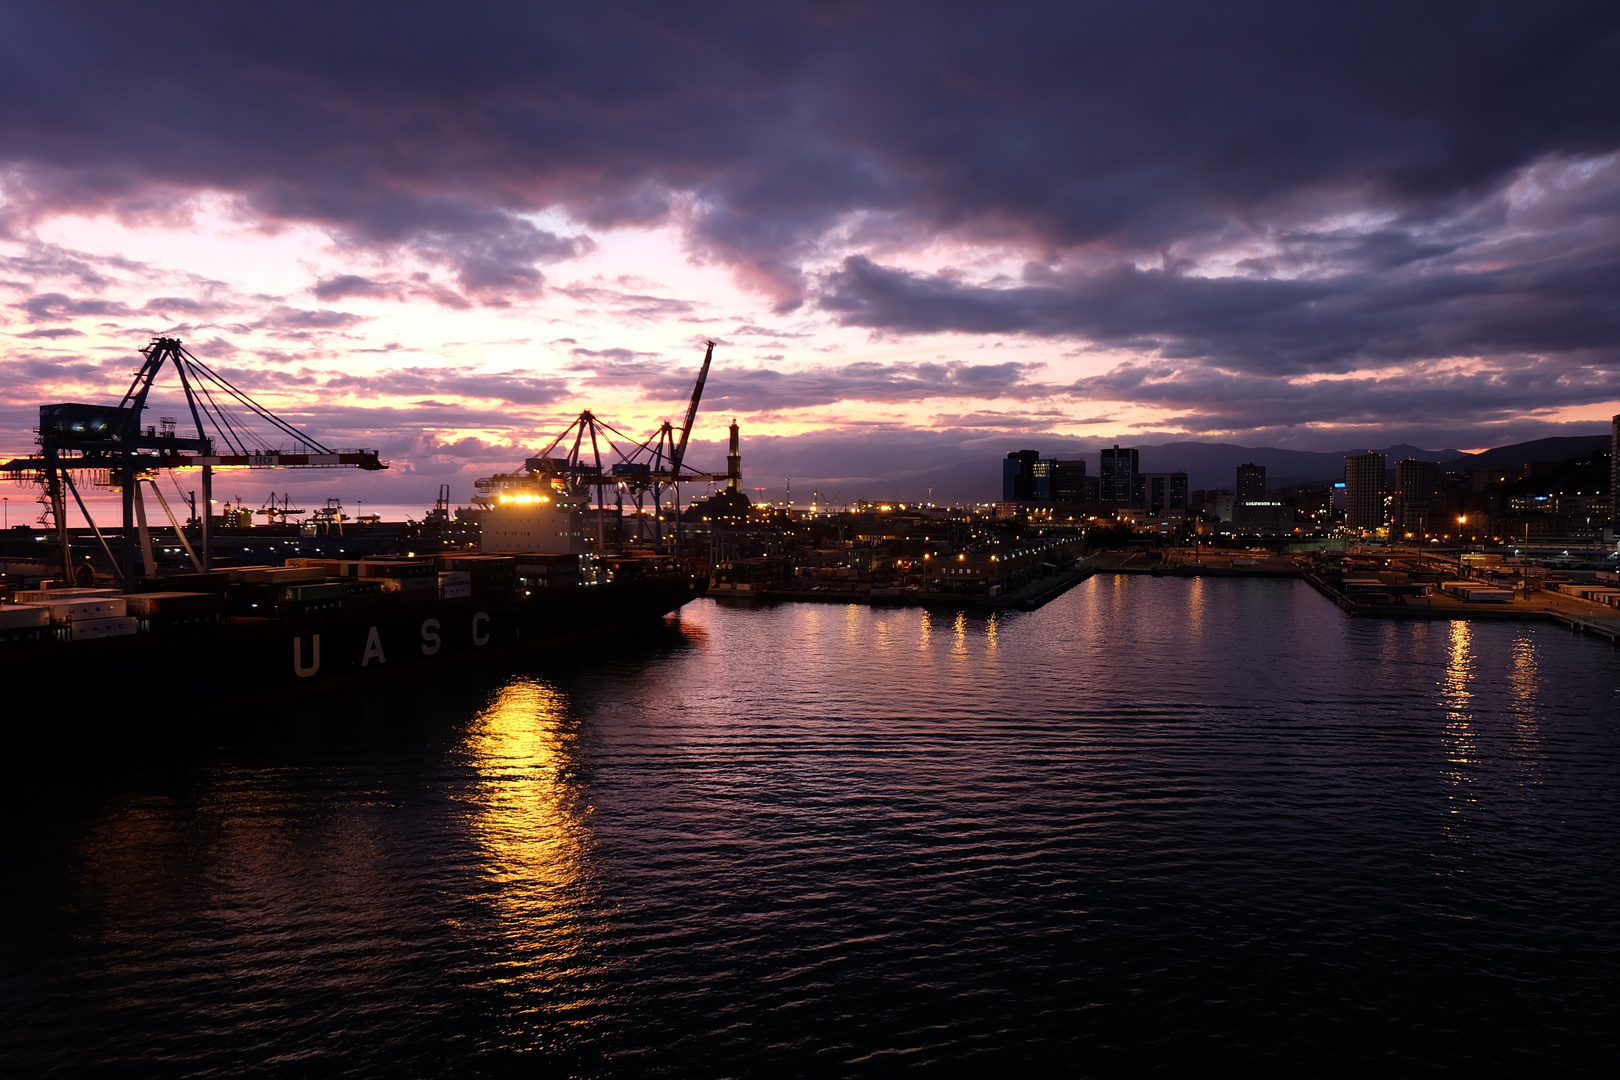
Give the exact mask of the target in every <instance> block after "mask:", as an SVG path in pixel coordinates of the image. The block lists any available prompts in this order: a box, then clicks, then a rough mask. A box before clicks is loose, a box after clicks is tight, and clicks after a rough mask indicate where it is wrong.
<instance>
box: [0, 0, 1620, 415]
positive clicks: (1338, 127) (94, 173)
mask: <svg viewBox="0 0 1620 1080" xmlns="http://www.w3.org/2000/svg"><path fill="white" fill-rule="evenodd" d="M3 19H4V24H3V32H0V70H4V71H6V72H7V75H8V77H7V78H6V79H5V80H0V192H3V194H0V198H3V199H4V204H3V206H0V235H3V236H7V237H16V238H21V240H20V241H18V242H25V243H31V244H32V246H31V247H30V248H29V254H28V255H27V256H26V259H30V260H32V262H31V263H30V264H29V265H32V266H35V267H36V270H37V271H38V272H37V273H36V272H35V271H30V270H28V269H27V267H26V266H23V263H22V262H21V261H17V260H14V261H13V266H23V269H22V270H21V271H19V272H18V273H16V274H12V275H9V276H13V277H22V278H27V277H30V276H32V277H33V278H34V279H35V280H39V278H40V274H43V273H46V272H50V273H54V274H56V275H57V276H58V277H60V278H61V279H62V280H63V281H67V280H76V281H78V283H79V285H78V286H67V285H55V286H54V287H57V288H69V287H72V288H76V289H78V290H81V291H84V292H88V293H94V292H96V291H98V290H99V289H101V288H102V287H103V286H105V285H106V283H107V282H108V281H109V280H111V271H110V269H109V267H110V264H107V265H101V264H93V263H91V262H89V261H86V260H85V259H82V258H78V257H77V256H75V255H74V254H73V253H70V252H66V251H64V250H62V249H57V248H52V247H50V246H49V245H41V244H39V243H37V242H33V241H30V240H29V234H28V231H27V229H28V226H29V223H30V222H31V221H34V220H38V219H40V218H42V217H43V216H44V215H47V214H49V213H52V212H59V211H83V212H88V213H100V212H112V213H114V214H117V215H120V216H122V217H123V218H124V219H126V220H130V221H135V222H146V223H150V222H174V221H182V220H183V219H184V218H185V215H186V214H187V213H188V212H189V211H188V210H187V208H186V205H185V198H184V196H186V195H187V194H188V193H190V192H193V191H197V190H202V189H212V190H219V191H223V192H226V193H229V194H232V195H234V196H236V197H237V198H238V199H239V200H240V204H241V207H242V208H243V210H245V212H246V213H247V214H248V215H249V216H250V217H251V216H252V215H257V216H258V218H259V219H260V220H261V222H263V223H264V224H266V225H267V226H268V227H271V228H274V227H276V226H277V225H278V224H279V223H281V222H308V223H313V224H315V225H317V226H320V227H322V228H325V229H327V230H329V231H330V232H331V233H333V234H334V235H335V236H336V237H337V238H338V239H339V241H340V242H341V243H343V244H347V245H351V246H353V247H355V248H357V249H367V250H366V251H365V252H364V256H363V257H361V258H359V259H357V260H356V265H360V266H374V265H377V260H376V259H375V258H374V257H373V256H374V255H375V254H376V253H377V252H379V251H381V252H383V253H385V254H386V253H387V252H390V251H394V250H399V249H405V250H409V251H410V252H412V253H413V254H414V255H415V256H416V257H417V258H419V259H421V260H424V261H425V262H427V263H429V264H432V265H433V266H435V267H438V268H442V269H443V270H444V271H446V272H447V273H448V275H449V280H450V281H451V283H452V284H453V285H454V286H455V287H454V288H449V287H446V286H445V285H441V284H436V283H431V282H428V281H427V280H426V278H425V276H423V277H422V278H420V279H414V278H413V279H409V280H394V279H388V280H377V279H373V278H370V277H366V276H363V275H361V274H359V273H347V274H344V275H341V276H339V277H336V278H331V279H327V280H325V281H320V282H317V283H316V284H315V285H314V292H315V295H316V298H317V299H318V300H319V301H321V302H322V303H333V302H336V301H339V300H341V299H344V298H347V297H373V298H398V299H417V298H421V299H428V300H430V301H432V302H434V303H438V304H442V305H446V306H450V307H466V306H469V305H471V304H501V303H506V302H510V301H513V300H520V299H521V298H523V297H525V296H531V295H534V294H535V293H537V292H538V291H541V290H551V291H555V292H558V293H561V294H563V295H566V296H568V297H571V298H573V299H574V300H576V301H578V302H579V303H580V304H582V305H590V306H592V307H595V308H599V309H602V310H611V311H613V312H615V313H617V314H619V315H623V316H628V317H631V318H643V319H648V320H659V319H680V318H689V317H694V316H695V309H694V305H693V303H692V302H691V301H688V300H684V299H681V298H678V297H666V296H658V295H654V294H653V293H652V292H649V291H646V289H645V288H644V287H640V286H634V285H627V286H626V287H625V288H622V289H618V288H612V287H608V286H604V285H601V284H600V283H585V284H578V283H568V282H566V281H559V280H557V276H558V275H557V271H556V270H548V269H547V268H550V267H554V266H556V265H557V264H560V263H565V262H566V261H567V260H568V259H571V258H574V257H576V256H578V255H580V254H583V253H584V252H586V251H588V250H589V248H590V246H591V241H590V240H589V238H587V237H582V236H566V235H562V234H561V233H559V232H556V231H552V230H550V229H548V228H545V227H543V224H539V223H537V222H540V223H544V222H548V221H551V220H553V219H551V218H549V217H536V216H535V214H536V212H539V211H546V210H552V209H560V210H561V211H563V212H564V214H566V215H568V216H570V217H571V218H573V219H574V220H577V221H580V222H583V223H585V224H586V225H587V226H589V227H592V228H602V227H610V226H620V225H654V224H673V225H674V226H676V227H678V228H679V229H681V230H682V231H683V234H684V235H685V237H686V239H687V242H688V244H689V246H690V249H691V251H692V252H693V254H694V255H695V256H697V257H698V258H699V259H703V260H716V261H720V262H723V263H725V264H727V265H729V266H730V267H732V268H733V269H734V270H735V271H736V272H737V274H738V275H739V277H740V278H741V279H742V280H743V281H745V282H747V283H749V284H751V285H753V286H754V287H756V288H758V289H759V290H761V291H762V292H763V293H765V294H766V295H768V296H769V297H771V298H772V299H773V300H774V301H775V304H776V306H777V308H778V309H779V310H780V311H790V310H793V309H794V308H796V307H799V306H801V305H802V304H804V303H805V301H806V300H807V299H809V300H812V301H814V302H815V303H816V304H819V305H820V306H821V307H822V308H823V309H825V310H826V311H828V312H830V313H832V314H833V315H834V316H835V317H836V318H838V319H840V320H841V321H843V322H844V323H846V324H848V325H852V326H863V327H869V328H871V329H873V330H875V331H878V332H881V333H885V334H917V333H930V332H941V331H948V332H961V333H973V334H998V335H1013V334H1017V335H1035V336H1045V337H1050V338H1059V339H1074V340H1077V341H1082V342H1087V343H1090V344H1092V345H1098V346H1103V347H1108V348H1117V349H1122V350H1130V351H1136V352H1138V353H1140V354H1143V355H1149V356H1154V357H1157V358H1159V363H1161V364H1166V365H1168V366H1167V367H1165V368H1164V369H1162V370H1155V371H1154V372H1152V373H1151V377H1150V375H1148V374H1141V375H1140V376H1139V374H1138V372H1137V369H1136V368H1124V369H1120V370H1119V371H1117V372H1116V373H1115V374H1114V375H1112V376H1110V377H1108V378H1106V379H1102V380H1098V381H1097V382H1096V383H1094V384H1089V385H1088V386H1086V387H1079V388H1076V391H1075V392H1076V393H1077V394H1078V395H1080V396H1087V395H1092V394H1100V393H1103V392H1105V391H1109V390H1110V388H1112V389H1113V390H1114V391H1116V392H1117V393H1119V394H1121V395H1124V396H1127V397H1129V398H1130V399H1131V400H1138V401H1143V402H1149V401H1152V402H1155V403H1158V404H1162V405H1164V406H1165V407H1169V408H1175V409H1181V410H1184V415H1185V416H1186V417H1189V418H1193V419H1189V420H1188V423H1189V424H1198V423H1202V424H1205V425H1208V424H1217V423H1228V422H1230V423H1234V424H1235V423H1239V422H1242V423H1255V424H1258V423H1262V422H1264V423H1266V424H1274V423H1276V422H1277V420H1278V417H1279V416H1283V417H1288V418H1289V419H1290V420H1293V421H1296V422H1305V421H1306V418H1307V417H1313V416H1318V415H1320V416H1328V415H1329V414H1333V415H1338V414H1343V415H1345V416H1350V415H1352V414H1354V415H1356V416H1360V415H1363V414H1366V415H1371V414H1372V413H1374V412H1375V411H1376V410H1377V409H1380V408H1387V409H1390V410H1394V411H1395V412H1396V413H1398V414H1401V415H1406V414H1407V413H1410V412H1411V406H1412V404H1413V403H1422V405H1423V407H1430V408H1445V409H1449V410H1451V415H1452V416H1456V415H1457V410H1463V411H1468V410H1474V411H1476V412H1477V413H1478V415H1479V416H1481V417H1494V416H1497V415H1499V414H1500V413H1501V412H1502V411H1503V410H1509V409H1511V408H1512V407H1513V406H1512V404H1511V399H1512V396H1513V395H1514V394H1522V395H1523V399H1522V400H1523V402H1524V405H1523V407H1524V408H1548V409H1551V408H1556V407H1560V406H1563V405H1570V404H1581V403H1585V402H1588V401H1597V400H1602V398H1601V397H1600V396H1594V395H1602V394H1604V393H1612V386H1611V383H1610V380H1609V372H1611V371H1612V370H1613V365H1614V364H1615V362H1616V358H1617V350H1620V310H1617V309H1616V307H1615V305H1614V301H1613V297H1614V296H1616V295H1620V173H1617V169H1616V166H1615V164H1614V162H1613V160H1612V158H1611V159H1609V160H1607V161H1605V159H1604V155H1612V154H1614V153H1615V152H1616V150H1617V149H1620V77H1617V75H1616V72H1620V8H1616V7H1615V6H1614V5H1613V4H1612V3H1596V2H1584V0H1577V2H1567V3H1542V4H1533V5H1532V4H1508V3H1496V4H1480V3H1467V4H1464V3H1433V4H1424V5H1411V4H1396V3H1393V2H1389V3H1371V2H1369V3H1361V4H1355V5H1350V4H1328V5H1306V4H1298V3H1288V2H1282V0H1272V2H1264V3H1258V2H1232V3H1225V4H1195V3H1162V2H1142V3H1135V4H1116V5H1101V4H1059V3H1056V2H1050V3H1025V4H1016V5H1006V4H1001V5H965V4H926V5H925V4H893V5H881V6H879V5H849V4H825V3H803V4H778V5H757V6H755V7H752V8H740V7H738V6H737V5H732V4H695V5H681V6H678V7H673V6H669V5H662V4H651V3H648V4H628V5H613V6H611V7H604V6H593V5H574V6H562V7H558V6H550V7H545V6H536V5H530V4H517V3H510V4H499V3H497V4H488V5H474V6H465V5H464V6H459V7H454V8H451V7H446V6H443V5H427V4H409V3H404V4H401V3H391V4H380V3H378V4H366V3H356V4H342V5H332V4H322V5H314V4H298V3H293V4H277V5H273V6H261V5H250V4H217V3H212V4H205V3H201V2H200V0H199V2H182V0H173V2H168V3H163V4H159V5H146V6H140V7H132V6H129V5H122V4H115V3H110V2H109V3H84V4H77V5H66V4H51V3H43V2H37V3H14V4H11V5H8V6H7V8H6V12H5V15H4V17H3ZM149 57H165V58H183V60H181V59H173V60H170V61H168V62H161V63H146V62H142V60H141V59H140V58H149ZM1560 170H1562V171H1560ZM1369 221H1374V222H1376V224H1368V222H1369ZM935 241H943V242H944V244H945V245H946V248H945V249H946V250H951V249H952V248H951V245H956V246H957V247H958V248H962V247H965V248H971V247H972V246H973V245H975V244H983V245H991V246H994V247H996V248H998V249H1000V250H1005V251H1010V252H1015V253H1017V256H1016V257H1019V258H1023V259H1027V260H1028V265H1027V269H1025V270H1024V271H1023V272H1022V273H1021V274H1020V275H1019V276H1018V277H1017V278H1016V279H1015V280H1008V281H992V282H988V283H986V282H975V281H971V280H969V279H968V278H967V277H965V276H963V275H959V274H954V273H950V272H946V273H930V272H920V271H917V270H916V269H905V268H902V267H903V265H913V264H909V263H907V260H906V259H905V258H904V255H905V254H906V253H907V252H908V251H910V250H913V249H918V248H920V247H921V246H922V245H924V244H929V243H933V242H935ZM1250 248H1252V249H1253V250H1252V251H1251V250H1249V249H1250ZM851 250H854V251H862V252H865V254H863V255H855V256H853V257H849V258H845V259H843V261H842V262H841V263H838V264H837V267H836V269H835V270H833V272H831V273H830V274H828V275H825V276H823V277H820V278H818V277H817V276H816V275H815V273H813V272H810V271H807V270H806V267H818V266H825V265H826V264H827V263H828V261H829V260H832V259H838V258H842V257H844V256H846V255H848V253H849V252H850V251H851ZM1231 251H1235V252H1237V253H1238V254H1239V255H1241V256H1242V257H1241V258H1239V259H1238V260H1237V261H1236V262H1235V263H1232V262H1230V260H1228V262H1226V263H1222V264H1220V265H1221V266H1223V267H1225V269H1222V270H1220V271H1219V272H1220V273H1222V274H1225V276H1211V275H1210V273H1208V272H1206V271H1204V270H1201V269H1200V263H1199V260H1200V259H1203V258H1208V257H1212V256H1218V255H1221V254H1222V253H1223V252H1231ZM133 268H134V267H133V264H132V269H133ZM548 274H549V275H550V278H551V279H550V280H548ZM384 277H386V275H384ZM41 287H44V286H41ZM165 288H166V287H165ZM156 305H158V302H157V301H153V302H152V304H149V305H148V309H149V310H159V311H169V310H172V311H174V312H182V311H183V312H187V313H188V314H202V312H194V311H191V310H190V309H186V308H183V307H180V306H178V305H173V304H171V305H169V307H166V308H165V307H159V306H156ZM19 307H20V309H21V310H22V311H24V312H25V313H26V314H27V315H28V316H29V317H30V318H31V319H32V320H34V321H60V320H65V319H67V318H71V317H74V316H76V315H97V314H100V315H107V316H124V315H128V314H131V313H130V312H129V310H128V309H127V308H124V307H123V305H120V304H117V303H115V302H111V301H106V300H101V299H96V298H93V297H70V296H68V295H66V294H65V293H60V292H52V293H46V294H43V295H38V296H30V297H28V298H26V299H25V300H23V301H22V302H21V303H20V305H19ZM359 318H360V316H357V315H351V314H348V313H341V312H326V311H317V312H300V311H297V310H296V309H292V308H282V309H278V313H277V314H275V315H273V316H272V317H271V320H270V322H269V323H267V324H266V326H267V328H274V329H276V330H279V331H281V332H282V333H284V334H289V335H291V334H301V333H309V332H311V331H318V330H320V329H340V328H342V327H343V326H346V325H352V324H353V322H355V321H357V320H358V319H359ZM331 319H337V320H338V321H336V322H331V321H322V320H331ZM301 320H302V321H301ZM344 320H347V321H344ZM773 321H775V320H773ZM737 334H738V335H739V336H747V337H751V338H752V337H760V338H766V337H770V338H775V339H780V340H784V341H786V340H791V337H792V336H791V335H789V334H787V333H779V332H777V331H767V330H766V328H764V327H759V326H754V325H752V324H745V325H743V326H740V327H739V329H738V331H737ZM762 347H772V348H778V349H780V348H781V346H762ZM1453 356H1464V357H1483V358H1485V367H1484V369H1483V370H1481V371H1478V372H1475V373H1473V374H1472V375H1466V376H1465V375H1464V374H1460V373H1453V374H1440V375H1429V374H1425V373H1424V372H1423V370H1422V365H1424V364H1425V363H1427V362H1429V361H1431V360H1433V359H1436V358H1446V357H1453ZM1537 358H1540V359H1539V360H1537ZM1549 358H1551V359H1552V360H1556V361H1557V363H1555V364H1552V365H1551V366H1550V367H1546V368H1541V369H1538V368H1536V367H1535V364H1536V363H1538V362H1541V361H1548V362H1549V363H1550V360H1549ZM599 359H605V358H599ZM1391 366H1394V367H1404V369H1405V370H1404V373H1398V374H1395V375H1389V374H1388V373H1387V372H1386V373H1382V374H1380V375H1379V376H1378V377H1377V378H1374V377H1371V376H1365V375H1362V376H1358V377H1357V378H1355V379H1352V380H1348V381H1346V382H1345V383H1344V385H1341V386H1339V387H1338V389H1336V390H1335V389H1333V388H1328V387H1325V385H1324V386H1323V387H1322V388H1319V389H1308V388H1309V387H1315V386H1318V385H1319V384H1311V383H1304V382H1300V381H1299V380H1297V379H1295V380H1292V381H1290V380H1289V379H1288V378H1286V376H1297V375H1301V374H1312V373H1356V372H1365V371H1366V370H1368V369H1377V368H1389V367H1391ZM1538 371H1539V374H1534V372H1538ZM1527 373H1531V374H1527ZM595 377H596V378H598V379H603V380H607V379H611V378H621V379H623V380H625V381H626V382H628V381H630V380H633V379H637V378H641V379H644V380H646V381H645V391H646V393H647V394H648V395H649V396H653V397H657V396H659V395H664V396H667V397H669V398H670V399H672V400H674V399H678V398H680V397H682V396H684V394H685V392H686V390H687V389H688V387H689V377H688V376H686V375H685V374H684V373H683V374H681V375H680V376H679V377H676V376H675V375H673V374H668V373H663V372H660V371H654V370H651V369H648V370H646V371H642V370H638V369H635V368H634V365H631V366H630V367H625V366H624V365H623V364H621V363H619V362H618V361H614V362H613V366H609V367H605V368H602V369H600V370H598V371H597V372H596V373H595ZM1403 380H1404V381H1403ZM666 383H667V385H666ZM447 392H448V391H447ZM430 393H431V392H430V391H424V394H430ZM711 393H712V394H714V395H715V397H714V398H713V400H714V401H715V402H716V403H717V404H720V405H723V406H730V407H732V408H738V409H743V408H750V409H753V408H758V409H766V408H781V407H792V406H796V405H807V404H827V403H831V402H835V401H839V400H848V399H857V398H858V399H861V400H874V401H885V400H894V401H902V400H915V399H917V398H920V397H927V396H933V395H936V394H945V395H958V396H965V397H969V398H973V397H980V398H986V397H996V396H1034V395H1036V393H1037V388H1036V387H1034V386H1033V385H1032V384H1030V383H1029V382H1028V373H1027V372H1023V371H1015V370H1010V369H998V367H997V366H996V365H987V366H972V365H968V366H962V365H958V366H955V367H952V366H951V365H949V364H947V365H943V366H941V367H939V369H938V370H929V369H926V368H925V367H924V366H907V365H885V364H875V365H867V366H865V367H862V366H860V365H855V366H851V367H847V368H836V367H825V368H817V369H812V370H806V371H802V372H797V373H795V372H776V371H772V370H768V369H759V370H754V371H747V372H736V373H727V374H726V375H725V376H724V378H721V377H720V373H717V376H716V382H715V384H714V389H713V390H711ZM1245 403H1247V404H1245ZM1258 403H1265V404H1264V405H1261V404H1258ZM1290 410H1294V412H1290ZM1198 417H1203V418H1204V419H1202V420H1198V419H1196V418H1198Z"/></svg>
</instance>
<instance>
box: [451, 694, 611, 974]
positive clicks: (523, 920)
mask: <svg viewBox="0 0 1620 1080" xmlns="http://www.w3.org/2000/svg"><path fill="white" fill-rule="evenodd" d="M577 738H578V734H577V731H576V729H575V725H574V723H573V721H572V720H571V718H570V717H569V715H568V710H567V702H566V700H565V699H564V698H563V697H562V695H560V694H559V693H557V691H556V690H554V689H553V688H551V687H550V686H547V685H545V684H543V683H540V682H534V681H530V680H523V681H519V682H514V683H512V684H511V685H509V686H507V687H505V688H503V689H502V690H501V691H500V693H499V695H498V696H497V697H496V699H495V701H494V703H493V704H491V705H490V706H489V708H487V709H485V710H484V711H483V712H482V713H480V714H479V715H478V717H477V718H476V719H475V720H474V722H473V724H472V727H471V729H470V730H469V731H468V733H467V738H466V742H465V743H464V750H465V752H466V754H467V758H468V761H469V763H470V764H471V766H472V767H473V769H475V770H476V772H477V781H476V782H475V783H474V784H472V785H471V786H470V788H469V793H468V795H467V796H466V797H467V798H468V799H470V800H471V801H472V802H473V804H474V805H473V810H474V813H473V815H472V816H471V818H470V827H471V837H472V840H473V842H474V844H475V845H476V848H477V852H478V857H479V859H480V861H481V863H482V865H481V870H482V873H483V876H484V878H485V880H486V881H488V882H489V883H490V884H491V885H492V886H494V887H493V888H492V889H491V890H490V891H489V893H488V894H487V895H488V899H489V901H490V903H491V904H493V906H494V909H495V912H496V914H497V915H498V916H499V917H500V920H501V922H500V925H499V928H498V932H499V934H500V936H501V937H502V939H503V940H504V941H505V942H506V944H507V946H508V951H507V953H506V956H505V959H504V960H503V962H501V963H500V964H499V965H498V969H497V971H496V973H495V978H494V981H495V982H497V983H507V982H509V983H514V984H519V985H517V986H514V987H513V989H514V990H516V989H519V988H520V986H521V987H526V986H527V985H528V984H530V983H533V982H534V981H536V980H543V981H548V980H552V979H557V978H561V977H565V976H569V975H574V974H577V973H578V972H579V970H580V969H581V968H582V967H583V966H585V964H586V959H585V954H586V952H587V950H588V949H589V948H590V946H591V944H592V943H591V942H590V941H587V940H586V936H587V934H586V931H585V928H584V924H583V922H582V919H581V915H582V914H583V911H584V909H585V907H586V904H587V902H588V900H589V894H590V893H591V892H592V891H593V888H592V875H591V852H592V849H593V846H594V840H593V836H592V833H591V829H590V824H589V818H590V813H591V806H590V804H589V801H588V800H587V798H586V795H585V791H584V788H583V786H582V785H581V783H580V782H579V781H578V780H577V779H576V778H575V776H574V769H575V768H576V765H577V757H576V742H577Z"/></svg>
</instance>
